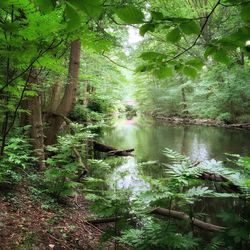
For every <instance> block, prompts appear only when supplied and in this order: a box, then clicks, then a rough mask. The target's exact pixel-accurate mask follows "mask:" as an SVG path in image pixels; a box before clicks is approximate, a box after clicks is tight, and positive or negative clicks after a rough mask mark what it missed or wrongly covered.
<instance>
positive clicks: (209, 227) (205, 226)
mask: <svg viewBox="0 0 250 250" xmlns="http://www.w3.org/2000/svg"><path fill="white" fill-rule="evenodd" d="M150 214H154V215H160V216H162V217H168V218H173V219H177V220H185V221H190V223H191V224H192V225H194V226H196V227H198V228H200V229H202V230H205V231H208V232H218V231H223V230H225V229H226V228H225V227H222V226H218V225H214V224H211V223H208V222H204V221H202V220H199V219H196V218H190V216H189V215H188V214H186V213H183V212H179V211H175V210H170V209H166V208H155V209H154V210H152V211H151V212H150ZM121 218H122V217H119V216H118V217H109V218H99V219H95V220H89V221H88V223H91V224H93V225H96V224H104V223H111V222H116V221H117V220H119V219H121Z"/></svg>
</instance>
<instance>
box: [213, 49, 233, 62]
mask: <svg viewBox="0 0 250 250" xmlns="http://www.w3.org/2000/svg"><path fill="white" fill-rule="evenodd" d="M213 58H214V60H215V61H217V62H220V63H224V64H228V63H229V62H230V58H229V56H228V54H227V52H226V50H224V49H220V50H217V51H216V52H215V53H214V54H213Z"/></svg>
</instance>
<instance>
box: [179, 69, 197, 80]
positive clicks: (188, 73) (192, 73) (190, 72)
mask: <svg viewBox="0 0 250 250" xmlns="http://www.w3.org/2000/svg"><path fill="white" fill-rule="evenodd" d="M182 72H183V74H184V75H186V76H189V77H191V78H195V77H196V76H197V71H196V69H195V68H193V67H189V66H185V67H184V68H183V69H182Z"/></svg>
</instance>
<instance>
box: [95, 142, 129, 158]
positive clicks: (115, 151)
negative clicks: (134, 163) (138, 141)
mask: <svg viewBox="0 0 250 250" xmlns="http://www.w3.org/2000/svg"><path fill="white" fill-rule="evenodd" d="M93 148H94V150H96V151H99V152H104V153H107V154H108V155H109V156H130V155H132V154H131V152H133V151H134V149H125V150H119V149H116V148H114V147H111V146H108V145H105V144H102V143H100V142H97V141H93Z"/></svg>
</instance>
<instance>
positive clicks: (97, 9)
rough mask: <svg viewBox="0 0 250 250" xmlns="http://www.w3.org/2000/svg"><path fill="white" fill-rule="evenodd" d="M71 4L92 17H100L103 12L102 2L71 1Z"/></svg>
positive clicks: (96, 0)
mask: <svg viewBox="0 0 250 250" xmlns="http://www.w3.org/2000/svg"><path fill="white" fill-rule="evenodd" d="M70 3H71V4H72V5H73V6H74V7H75V8H76V9H79V10H81V11H83V12H85V13H86V14H87V15H88V16H90V17H98V16H100V14H101V12H102V6H101V2H100V0H71V1H70Z"/></svg>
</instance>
